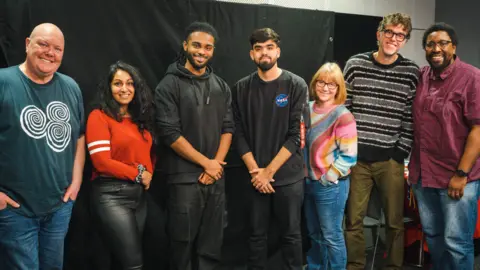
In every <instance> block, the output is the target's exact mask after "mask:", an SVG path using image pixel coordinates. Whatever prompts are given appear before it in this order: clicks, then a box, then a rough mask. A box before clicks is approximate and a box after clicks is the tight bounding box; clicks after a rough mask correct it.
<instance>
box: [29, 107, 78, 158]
mask: <svg viewBox="0 0 480 270" xmlns="http://www.w3.org/2000/svg"><path fill="white" fill-rule="evenodd" d="M46 111H47V115H46V116H45V113H44V112H43V111H42V110H40V109H39V108H37V107H35V106H34V105H29V106H27V107H25V108H23V110H22V112H21V114H20V125H21V126H22V129H23V131H25V133H27V135H28V136H30V137H32V138H34V139H41V138H43V137H47V144H48V146H49V147H50V148H51V149H52V150H53V151H55V152H62V151H63V150H65V148H66V147H67V146H68V144H69V143H70V134H71V133H72V127H71V126H70V124H69V123H68V121H70V110H69V109H68V107H67V105H65V104H64V103H62V102H59V101H52V102H50V104H48V106H47V109H46Z"/></svg>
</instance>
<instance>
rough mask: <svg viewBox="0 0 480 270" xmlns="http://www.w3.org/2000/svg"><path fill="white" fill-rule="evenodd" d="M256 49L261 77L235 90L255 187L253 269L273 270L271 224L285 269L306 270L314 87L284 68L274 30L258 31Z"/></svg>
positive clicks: (242, 145) (241, 141)
mask: <svg viewBox="0 0 480 270" xmlns="http://www.w3.org/2000/svg"><path fill="white" fill-rule="evenodd" d="M250 45H251V48H252V49H251V51H250V58H251V59H252V61H254V62H255V64H256V65H257V67H258V68H257V71H256V72H254V73H252V74H250V75H249V76H247V77H245V78H243V79H241V80H240V81H238V82H237V83H236V84H235V86H234V89H233V90H232V96H233V100H232V104H233V110H234V117H235V125H236V136H235V145H236V147H237V150H238V152H239V153H240V155H241V157H242V160H243V161H244V163H245V165H246V167H247V168H248V170H249V172H250V174H251V179H249V180H250V181H251V183H252V189H251V190H252V194H251V195H252V196H251V198H250V200H249V203H251V205H250V206H251V207H250V227H251V232H250V233H251V234H250V238H249V248H250V252H249V257H248V269H267V254H268V251H267V233H268V230H269V224H270V223H269V222H270V220H275V221H276V226H278V229H279V232H280V238H281V252H282V256H281V257H282V258H283V265H284V266H283V268H282V269H301V268H302V240H301V232H300V217H301V211H302V208H301V206H302V200H303V192H304V191H303V187H304V182H303V179H304V177H305V172H304V168H303V165H304V163H303V156H302V152H301V140H300V129H301V119H302V113H303V111H304V110H305V108H306V107H307V106H306V104H307V100H308V87H307V84H306V82H305V81H304V80H303V79H302V78H300V77H299V76H297V75H295V74H293V73H292V72H289V71H287V70H284V69H280V68H279V67H278V65H277V59H278V58H279V57H280V47H279V46H280V36H279V35H278V34H277V33H276V32H275V31H274V30H272V29H270V28H263V29H258V30H255V31H254V32H253V33H252V35H251V37H250Z"/></svg>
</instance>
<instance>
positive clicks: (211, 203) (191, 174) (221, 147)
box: [155, 22, 234, 270]
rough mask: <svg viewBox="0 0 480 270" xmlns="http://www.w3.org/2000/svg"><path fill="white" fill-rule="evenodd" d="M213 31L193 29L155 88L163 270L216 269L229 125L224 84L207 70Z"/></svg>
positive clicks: (198, 24) (203, 26)
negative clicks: (163, 203)
mask: <svg viewBox="0 0 480 270" xmlns="http://www.w3.org/2000/svg"><path fill="white" fill-rule="evenodd" d="M216 41H217V32H216V30H215V29H214V28H213V27H212V26H211V25H209V24H207V23H202V22H195V23H192V24H191V25H190V26H188V27H187V29H186V35H185V41H184V42H183V51H182V52H181V57H179V59H178V61H176V62H174V63H173V64H171V65H170V66H169V68H168V70H167V73H166V75H165V77H164V78H163V79H162V81H161V82H160V83H159V84H158V86H157V88H156V89H155V105H156V123H157V128H158V133H159V140H160V141H161V143H163V146H164V147H163V149H161V150H160V152H159V153H158V157H159V163H158V164H159V166H160V169H161V170H163V171H164V172H165V173H166V178H167V183H168V200H167V208H168V225H167V228H168V235H169V238H170V244H171V246H170V248H171V252H172V254H171V263H172V265H171V267H172V268H171V269H174V270H190V269H199V270H208V269H214V268H215V267H216V266H217V265H218V263H219V262H220V259H221V258H220V255H221V254H220V251H221V246H222V240H223V226H224V220H225V217H224V210H225V180H224V176H223V165H225V164H226V163H225V162H224V159H225V156H226V154H227V152H228V149H229V147H230V143H231V140H232V134H233V131H234V122H233V116H232V112H231V93H230V89H229V87H228V85H227V84H226V83H225V82H224V81H223V80H222V79H221V78H219V77H218V76H216V75H215V74H214V73H213V70H212V68H211V67H210V66H209V65H208V62H209V60H210V58H211V57H212V56H213V52H214V48H215V42H216Z"/></svg>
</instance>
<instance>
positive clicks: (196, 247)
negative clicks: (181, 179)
mask: <svg viewBox="0 0 480 270" xmlns="http://www.w3.org/2000/svg"><path fill="white" fill-rule="evenodd" d="M167 208H168V225H167V226H168V236H169V238H170V252H171V264H170V269H171V270H210V269H215V268H216V267H217V266H218V265H219V264H220V260H221V248H222V242H223V229H224V224H225V218H226V217H225V180H224V178H222V179H220V180H218V181H216V182H215V183H214V184H211V185H203V184H201V183H199V182H197V183H192V184H169V185H168V201H167Z"/></svg>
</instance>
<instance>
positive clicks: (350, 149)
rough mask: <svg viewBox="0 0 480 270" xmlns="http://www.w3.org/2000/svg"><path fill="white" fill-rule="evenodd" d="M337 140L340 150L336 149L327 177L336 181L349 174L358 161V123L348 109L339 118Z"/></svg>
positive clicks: (336, 129)
mask: <svg viewBox="0 0 480 270" xmlns="http://www.w3.org/2000/svg"><path fill="white" fill-rule="evenodd" d="M335 141H336V144H337V145H338V150H337V151H335V159H334V161H333V163H332V165H331V166H330V168H329V170H328V171H327V173H326V174H325V177H326V178H327V180H329V181H331V182H335V183H336V182H337V181H338V178H339V177H343V176H346V175H348V174H349V173H350V168H351V167H353V166H354V165H355V164H356V163H357V125H356V123H355V118H354V117H353V115H352V114H351V113H350V112H349V111H348V110H345V112H344V113H342V115H341V116H340V117H339V118H338V119H337V125H336V127H335Z"/></svg>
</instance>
